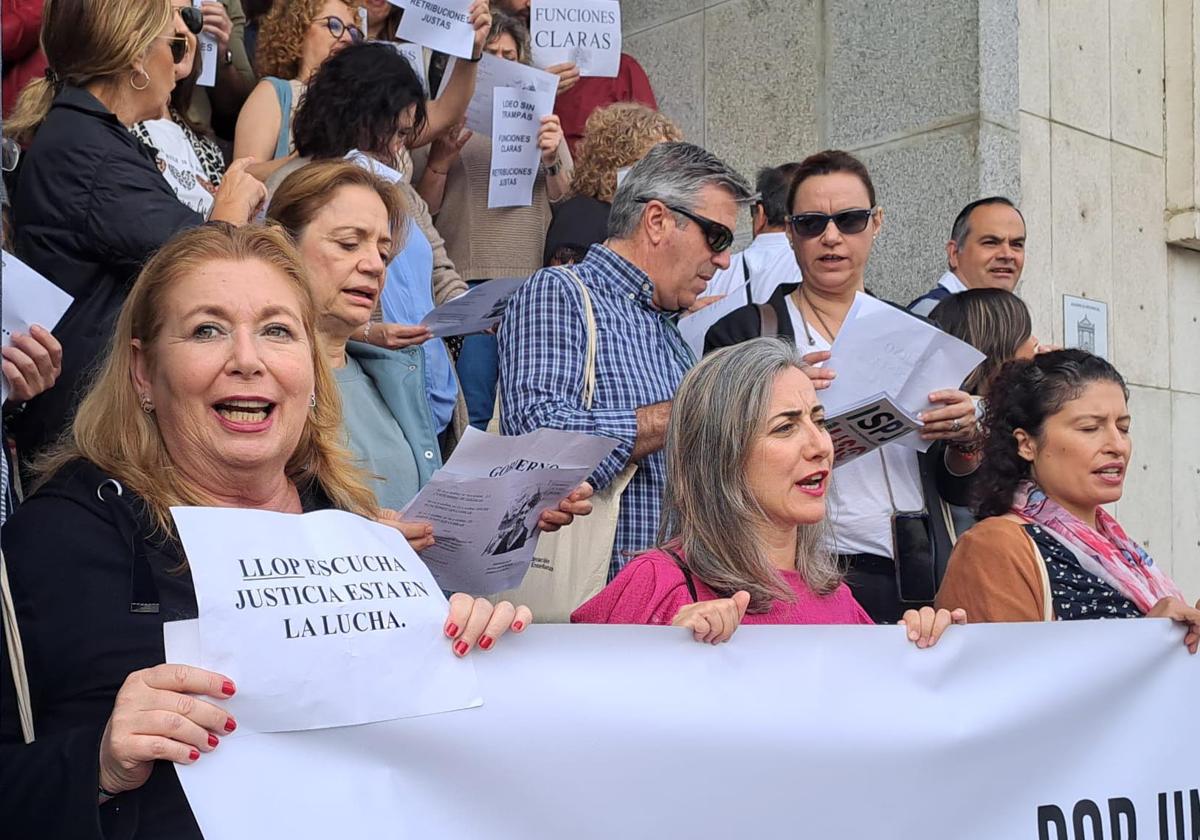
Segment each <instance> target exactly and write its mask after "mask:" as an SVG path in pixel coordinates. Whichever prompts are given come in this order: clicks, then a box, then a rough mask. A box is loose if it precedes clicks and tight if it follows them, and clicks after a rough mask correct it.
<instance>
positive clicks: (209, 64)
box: [192, 0, 219, 87]
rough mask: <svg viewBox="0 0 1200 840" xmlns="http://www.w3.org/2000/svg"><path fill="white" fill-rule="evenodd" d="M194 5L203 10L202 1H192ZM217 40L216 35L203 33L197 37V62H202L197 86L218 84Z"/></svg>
mask: <svg viewBox="0 0 1200 840" xmlns="http://www.w3.org/2000/svg"><path fill="white" fill-rule="evenodd" d="M192 5H193V6H195V7H196V8H197V9H199V8H201V5H202V0H192ZM218 60H219V57H218V56H217V39H216V36H214V35H209V34H208V33H206V32H201V33H200V34H199V35H197V36H196V61H199V62H200V76H199V77H198V78H197V79H196V84H198V85H200V87H213V86H214V85H216V83H217V61H218Z"/></svg>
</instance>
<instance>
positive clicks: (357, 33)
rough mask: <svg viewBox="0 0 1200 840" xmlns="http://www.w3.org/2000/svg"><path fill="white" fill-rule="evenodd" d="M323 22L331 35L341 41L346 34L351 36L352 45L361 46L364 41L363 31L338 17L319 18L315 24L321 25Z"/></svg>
mask: <svg viewBox="0 0 1200 840" xmlns="http://www.w3.org/2000/svg"><path fill="white" fill-rule="evenodd" d="M322 21H324V23H325V28H326V29H328V30H329V34H330V35H332V36H333V37H334V38H336V39H337V40H339V41H340V40H341V39H342V36H343V35H346V34H349V35H350V43H351V44H361V43H362V42H363V40H364V39H363V34H362V30H361V29H359V28H358V27H357V26H355V25H354V24H352V23H346V21H344V20H342V19H341V18H340V17H337V16H336V15H328V16H326V17H323V18H317V19H316V20H315V21H313V23H321V22H322Z"/></svg>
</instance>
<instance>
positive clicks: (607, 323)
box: [499, 143, 751, 579]
mask: <svg viewBox="0 0 1200 840" xmlns="http://www.w3.org/2000/svg"><path fill="white" fill-rule="evenodd" d="M750 198H751V192H750V188H749V185H748V184H747V183H746V181H745V180H744V179H743V178H742V176H741V175H739V174H738V173H737V172H735V171H733V170H732V169H730V168H729V167H728V166H727V165H726V164H724V163H723V162H722V161H720V160H718V159H717V158H716V157H714V156H713V155H711V154H709V153H708V152H706V151H704V150H703V149H701V148H699V147H698V146H694V145H692V144H690V143H661V144H659V145H658V146H655V147H654V148H653V149H651V150H650V152H649V153H647V155H646V156H645V157H644V158H643V159H642V160H641V161H639V162H638V163H637V164H636V165H635V166H634V167H633V168H632V169H631V170H630V171H629V174H628V175H627V176H626V177H625V180H624V181H623V182H622V183H621V186H620V188H618V190H617V193H616V195H615V196H614V197H613V202H612V210H611V212H610V214H609V219H608V234H609V238H608V240H607V241H606V242H604V243H603V244H601V245H593V246H592V247H591V249H590V250H589V251H588V253H587V256H586V257H585V258H584V260H583V261H582V262H580V263H578V264H576V265H574V266H559V267H554V268H546V269H542V270H541V271H539V272H538V273H536V274H534V275H533V276H532V277H531V278H530V279H529V281H528V282H527V283H526V284H525V285H524V286H522V287H521V289H520V290H519V291H518V292H517V293H516V294H515V295H513V298H512V300H511V302H510V303H509V305H508V309H507V310H505V314H504V320H503V321H502V322H501V327H500V332H499V349H500V382H499V391H500V418H501V426H502V430H503V432H504V434H506V435H516V434H523V433H526V432H531V431H533V430H534V429H538V428H555V429H564V430H566V431H572V432H586V433H590V434H596V435H603V436H605V437H609V438H612V439H614V440H616V441H619V443H618V444H617V446H616V448H615V449H614V450H613V451H612V453H611V454H610V455H609V456H608V457H607V458H606V459H605V460H604V461H602V462H601V463H600V466H599V467H598V468H597V469H596V472H595V473H594V474H593V475H592V476H591V478H590V479H589V480H590V481H591V483H592V484H593V486H595V487H596V489H597V490H598V491H603V490H604V488H606V487H607V486H608V485H609V484H610V483H611V482H612V481H613V480H614V478H616V476H617V475H618V474H619V473H621V471H622V470H624V469H625V468H626V467H627V466H628V465H629V464H630V463H636V464H637V471H636V473H634V476H633V478H632V480H631V481H630V482H629V485H628V487H627V488H626V490H625V492H624V493H623V495H622V496H621V504H620V515H619V519H618V522H617V534H616V539H615V541H614V545H613V553H612V562H611V566H610V569H609V577H610V579H611V578H612V577H613V576H614V575H616V573H617V572H618V571H620V569H621V567H622V566H623V565H624V564H625V563H626V562H627V561H628V560H629V559H630V557H631V556H632V555H633V554H634V553H635V552H637V551H640V550H642V549H645V548H648V547H649V546H651V545H653V544H654V541H655V536H656V531H657V529H658V518H659V508H660V500H661V497H662V492H663V488H664V486H665V483H666V460H665V457H664V454H663V452H662V447H663V444H664V441H665V436H666V429H667V421H668V420H669V418H670V416H671V400H672V399H673V398H674V395H675V390H676V388H678V387H679V383H680V382H681V381H682V380H683V376H684V374H685V373H687V371H688V369H689V368H691V366H692V364H693V362H694V357H693V355H692V353H691V351H690V350H689V349H688V347H687V345H686V344H685V343H684V340H683V338H682V336H680V334H679V330H678V328H677V327H676V325H675V317H676V316H677V315H678V314H679V313H680V312H682V311H684V310H686V309H688V308H689V307H690V306H692V305H693V304H694V303H695V302H696V299H697V298H698V297H699V296H700V295H701V294H702V293H703V292H704V290H705V287H706V286H707V285H708V282H709V280H710V279H711V278H712V276H713V274H714V273H715V272H716V271H717V270H718V269H722V268H728V267H729V248H730V246H731V245H732V244H733V227H734V225H735V224H736V223H737V215H738V210H739V207H740V206H741V205H744V204H745V203H747V202H748V201H749V200H750ZM589 337H592V338H593V340H594V342H595V362H594V373H595V387H594V392H593V393H592V397H591V399H590V400H589V399H588V398H587V397H586V396H585V393H584V392H585V380H587V379H588V377H587V376H586V375H585V372H586V371H587V368H588V363H587V356H588V353H587V348H588V344H589Z"/></svg>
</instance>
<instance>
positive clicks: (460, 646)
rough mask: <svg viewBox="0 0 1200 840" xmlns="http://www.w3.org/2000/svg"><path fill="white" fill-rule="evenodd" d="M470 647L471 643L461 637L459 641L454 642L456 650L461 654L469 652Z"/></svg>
mask: <svg viewBox="0 0 1200 840" xmlns="http://www.w3.org/2000/svg"><path fill="white" fill-rule="evenodd" d="M468 647H469V645H468V644H467V643H466V642H464V641H463V640H462V639H459V640H458V641H457V642H455V643H454V652H455V653H457V654H458V655H459V656H462V655H463V654H464V653H466V652H467V648H468Z"/></svg>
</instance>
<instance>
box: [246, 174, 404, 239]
mask: <svg viewBox="0 0 1200 840" xmlns="http://www.w3.org/2000/svg"><path fill="white" fill-rule="evenodd" d="M342 187H366V188H367V189H369V190H371V191H373V192H374V193H375V194H376V195H378V196H379V199H380V201H382V202H383V206H384V209H385V210H387V217H388V230H389V231H390V232H391V234H392V253H391V254H390V255H389V257H391V256H395V254H396V253H398V252H399V250H400V248H401V247H402V240H403V234H404V231H405V227H406V226H405V221H406V219H407V208H406V205H405V202H404V196H403V194H401V192H400V189H399V188H398V187H397V186H396V185H395V184H391V183H388V182H387V181H385V180H384V179H383V178H380V177H379V176H378V175H376V174H375V173H373V172H370V171H369V170H367V169H364V168H363V167H361V166H359V165H358V164H356V163H350V162H348V161H344V160H323V161H317V162H315V163H309V164H306V165H304V166H302V167H300V168H299V169H297V170H296V171H295V172H293V173H292V174H290V175H288V176H287V177H286V178H284V179H283V183H281V184H280V185H279V187H278V188H276V190H275V195H274V196H272V197H271V204H270V206H269V207H268V208H267V218H268V219H270V220H271V221H274V222H278V223H279V224H280V225H282V226H283V229H284V230H286V231H287V232H288V233H289V234H291V236H292V238H293V239H295V240H297V241H299V239H300V237H301V236H303V235H304V229H305V228H307V227H308V225H309V223H311V222H312V220H313V217H315V216H316V215H317V213H319V212H320V211H321V208H322V207H324V206H325V205H326V204H328V203H329V202H330V200H331V199H332V198H333V195H334V193H336V192H337V191H338V190H340V189H341V188H342Z"/></svg>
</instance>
